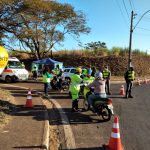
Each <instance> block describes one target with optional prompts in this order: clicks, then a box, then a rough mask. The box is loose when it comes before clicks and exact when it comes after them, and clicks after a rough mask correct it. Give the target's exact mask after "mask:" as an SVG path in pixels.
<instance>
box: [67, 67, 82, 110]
mask: <svg viewBox="0 0 150 150" xmlns="http://www.w3.org/2000/svg"><path fill="white" fill-rule="evenodd" d="M81 73H82V69H81V68H76V71H75V73H74V74H73V75H71V83H70V86H69V91H70V92H71V97H72V112H76V111H78V110H79V109H78V98H79V91H80V83H81V82H82V78H81V77H80V75H81Z"/></svg>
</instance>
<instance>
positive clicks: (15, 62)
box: [0, 57, 29, 83]
mask: <svg viewBox="0 0 150 150" xmlns="http://www.w3.org/2000/svg"><path fill="white" fill-rule="evenodd" d="M28 77H29V72H28V71H27V70H26V69H25V68H24V67H23V66H22V64H21V62H20V61H19V59H17V58H16V57H10V58H9V59H8V63H7V66H6V67H5V69H4V71H3V72H2V73H1V75H0V80H3V81H5V82H7V83H10V82H15V81H25V80H28Z"/></svg>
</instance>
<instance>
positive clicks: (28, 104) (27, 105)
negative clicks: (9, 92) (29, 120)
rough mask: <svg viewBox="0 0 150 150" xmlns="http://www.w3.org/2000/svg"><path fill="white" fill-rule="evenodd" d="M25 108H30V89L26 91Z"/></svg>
mask: <svg viewBox="0 0 150 150" xmlns="http://www.w3.org/2000/svg"><path fill="white" fill-rule="evenodd" d="M25 107H32V94H31V89H29V90H28V95H27V100H26V105H25Z"/></svg>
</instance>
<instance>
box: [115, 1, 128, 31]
mask: <svg viewBox="0 0 150 150" xmlns="http://www.w3.org/2000/svg"><path fill="white" fill-rule="evenodd" d="M116 3H117V5H118V8H119V10H120V12H121V15H122V18H123V20H124V22H125V23H126V25H127V28H129V23H128V22H127V20H126V18H125V16H124V14H123V11H122V9H121V7H120V4H119V3H118V0H116Z"/></svg>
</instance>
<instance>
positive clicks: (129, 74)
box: [124, 66, 135, 98]
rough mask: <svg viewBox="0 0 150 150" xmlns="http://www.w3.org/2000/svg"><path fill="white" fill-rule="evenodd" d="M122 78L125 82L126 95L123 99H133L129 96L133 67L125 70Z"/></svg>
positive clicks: (133, 75)
mask: <svg viewBox="0 0 150 150" xmlns="http://www.w3.org/2000/svg"><path fill="white" fill-rule="evenodd" d="M124 78H125V81H126V95H125V98H133V96H132V95H131V90H132V86H133V80H135V72H134V70H133V67H132V66H130V67H129V70H127V71H126V72H125V74H124Z"/></svg>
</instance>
